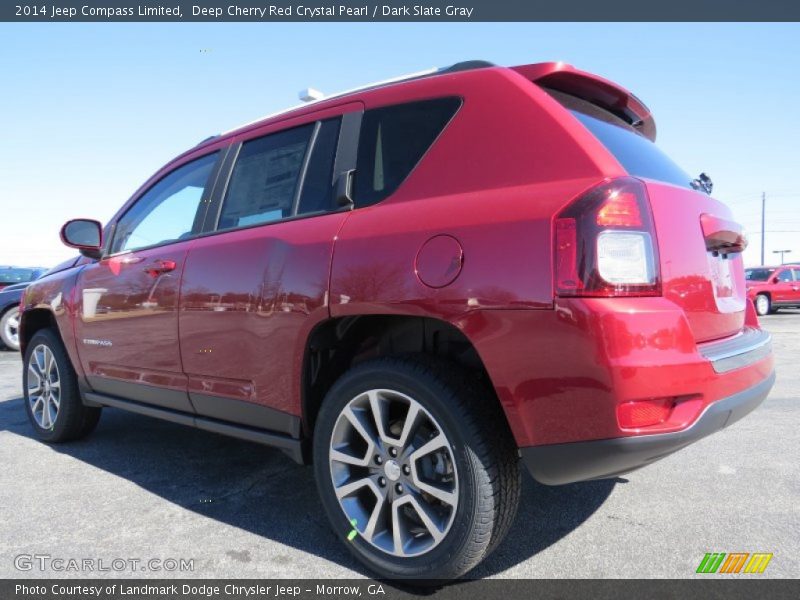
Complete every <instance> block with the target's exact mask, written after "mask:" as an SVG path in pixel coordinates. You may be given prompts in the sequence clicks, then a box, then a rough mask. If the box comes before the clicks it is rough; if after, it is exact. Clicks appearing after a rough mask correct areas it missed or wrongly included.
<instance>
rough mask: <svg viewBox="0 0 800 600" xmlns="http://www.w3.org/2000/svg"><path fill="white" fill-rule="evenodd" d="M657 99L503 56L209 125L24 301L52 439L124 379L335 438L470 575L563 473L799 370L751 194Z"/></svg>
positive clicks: (335, 478)
mask: <svg viewBox="0 0 800 600" xmlns="http://www.w3.org/2000/svg"><path fill="white" fill-rule="evenodd" d="M655 137H656V127H655V122H654V119H653V116H652V115H651V114H650V112H649V110H648V109H647V107H646V106H645V105H644V104H643V103H642V102H641V101H640V100H638V99H637V98H636V96H634V95H633V94H631V93H630V92H628V91H626V90H625V89H623V88H621V87H620V86H618V85H616V84H614V83H612V82H610V81H607V80H605V79H602V78H600V77H597V76H595V75H592V74H589V73H586V72H583V71H579V70H577V69H575V68H573V67H571V66H569V65H566V64H563V63H543V64H533V65H525V66H518V67H512V68H505V67H498V66H494V65H492V64H490V63H485V62H480V61H474V62H469V63H459V64H457V65H454V66H453V67H449V68H446V69H439V70H436V71H432V72H428V73H423V74H416V75H414V76H410V77H407V78H405V79H400V80H393V81H391V82H388V83H387V82H384V83H381V84H376V85H373V86H369V87H366V88H361V89H359V90H355V91H351V92H347V93H344V94H340V95H337V96H333V97H327V98H323V99H320V100H316V101H313V102H311V103H309V104H305V105H302V106H301V107H298V108H295V109H291V110H288V111H286V112H283V113H280V114H278V115H273V116H270V117H267V118H264V119H263V120H260V121H257V122H254V123H252V124H249V125H246V126H244V127H241V128H239V129H236V130H235V131H232V132H229V133H226V134H223V135H219V136H215V137H212V138H209V139H207V140H205V141H203V142H202V143H200V144H199V145H197V146H196V147H194V148H191V149H190V150H188V151H187V152H185V153H184V154H182V155H180V156H179V157H178V158H176V159H175V160H173V161H172V162H170V163H169V164H168V165H167V166H165V167H164V168H163V169H161V170H160V171H159V172H158V173H156V174H155V175H153V177H152V178H151V179H150V180H149V181H147V182H146V183H145V184H144V185H143V186H142V187H141V188H140V189H139V190H138V191H137V192H136V193H135V194H134V195H133V196H132V197H131V199H130V200H128V202H126V203H125V204H124V205H123V206H122V208H121V209H120V210H119V211H118V212H117V214H116V215H115V216H114V217H113V218H112V219H111V220H110V221H109V223H108V224H106V225H105V227H101V225H100V224H99V223H98V222H96V221H93V220H89V219H77V220H73V221H70V222H68V223H67V224H66V225H65V226H64V227H63V229H62V232H61V236H62V239H63V241H64V242H65V243H66V244H67V245H69V246H71V247H73V248H77V249H79V250H80V252H81V253H82V255H83V257H82V258H81V260H80V261H79V262H78V264H76V266H75V267H72V268H69V269H66V270H63V271H60V272H58V273H54V274H52V275H49V276H47V277H44V278H42V279H40V280H38V281H36V282H34V283H32V284H31V285H30V286H29V287H28V288H27V289H26V290H25V294H24V298H23V300H22V303H21V315H20V329H19V340H20V345H21V349H22V352H23V356H24V368H23V385H24V393H25V398H26V400H25V408H26V411H27V413H28V416H29V418H30V421H31V424H32V426H33V428H34V429H35V431H36V433H37V435H38V436H39V438H41V439H42V440H44V441H47V442H63V441H67V440H72V439H77V438H80V437H82V436H85V435H86V434H88V433H89V432H90V431H91V430H92V429H93V428H94V427H95V425H96V424H97V422H98V419H99V417H100V412H101V410H102V407H105V406H108V407H116V408H122V409H127V410H131V411H134V412H137V413H141V414H144V415H150V416H153V417H159V418H163V419H168V420H170V421H173V422H176V423H183V424H186V425H189V426H194V427H198V428H200V429H204V430H207V431H213V432H218V433H223V434H228V435H232V436H237V437H239V438H243V439H245V440H250V441H255V442H261V443H264V444H268V445H272V446H275V447H277V448H280V449H282V450H284V451H285V452H286V453H288V454H289V455H290V456H291V457H292V458H294V459H295V460H297V461H300V462H303V463H313V468H314V474H315V478H316V481H317V486H318V491H319V495H320V498H321V502H322V505H323V507H324V510H325V512H326V513H327V516H328V518H329V520H330V523H331V526H332V528H333V529H334V531H335V532H336V533H337V535H340V536H341V538H342V539H343V540H345V539H348V538H349V539H350V541H349V542H347V546H348V547H349V548H350V549H351V551H352V552H353V553H354V554H355V555H356V556H357V557H358V558H359V559H360V560H361V561H363V562H364V563H365V564H366V565H367V566H368V567H369V568H370V569H372V570H373V571H374V572H376V573H378V574H380V575H381V576H384V577H392V578H406V579H425V580H431V579H439V578H453V577H458V576H460V575H462V574H464V573H466V572H467V571H469V570H470V569H471V568H473V567H474V566H475V565H477V564H478V563H479V562H480V561H481V560H483V559H484V558H485V557H486V556H487V555H488V554H489V553H490V552H492V550H493V549H494V548H495V547H496V546H497V545H498V544H499V543H500V542H501V540H502V539H503V537H504V536H505V534H506V533H507V531H508V529H509V528H510V527H511V525H512V522H513V520H514V516H515V512H516V508H517V504H518V502H519V496H520V466H519V465H520V462H522V463H523V464H524V466H525V467H526V468H527V470H528V471H529V472H530V473H531V475H532V476H533V477H534V478H535V479H537V480H538V481H540V482H542V483H544V484H549V485H557V484H565V483H570V482H577V481H585V480H589V479H596V478H603V477H613V476H616V475H618V474H621V473H625V472H628V471H631V470H633V469H636V468H639V467H642V466H644V465H647V464H649V463H651V462H653V461H656V460H658V459H660V458H662V457H664V456H667V455H668V454H670V453H671V452H674V451H676V450H679V449H680V448H683V447H684V446H686V445H688V444H691V443H692V442H694V441H696V440H698V439H700V438H702V437H704V436H706V435H708V434H710V433H713V432H715V431H717V430H720V429H722V428H724V427H727V426H729V425H730V424H731V423H733V422H735V421H736V420H738V419H740V418H741V417H743V416H744V415H746V414H747V413H748V412H750V411H752V410H753V409H754V408H756V407H757V406H758V405H759V404H760V403H761V402H762V401H763V400H764V398H765V397H766V396H767V393H768V392H769V390H770V388H771V386H772V385H773V382H774V373H773V357H772V350H771V344H770V337H769V335H768V334H767V333H766V332H765V331H763V330H762V329H761V328H760V327H759V323H758V317H757V315H756V312H755V309H754V307H753V304H752V302H748V300H747V297H746V294H747V290H746V287H745V277H744V269H743V265H742V250H743V249H744V247H745V246H746V241H745V239H744V236H743V235H742V232H741V228H740V226H739V225H738V224H737V223H735V222H734V221H733V220H732V217H731V213H730V211H729V209H728V208H727V207H726V206H725V205H723V204H722V203H720V202H718V201H716V200H715V199H713V198H712V197H711V196H710V191H711V190H710V188H711V185H710V180H708V178H707V177H705V176H700V177H699V178H697V179H693V178H691V177H690V176H688V175H687V174H686V173H684V172H683V171H682V170H681V169H680V168H678V167H677V166H676V165H675V164H674V163H673V162H672V161H671V160H670V159H669V158H668V157H667V156H665V155H664V154H663V153H662V152H661V151H660V150H659V149H658V148H657V147H656V145H655V144H654V139H655Z"/></svg>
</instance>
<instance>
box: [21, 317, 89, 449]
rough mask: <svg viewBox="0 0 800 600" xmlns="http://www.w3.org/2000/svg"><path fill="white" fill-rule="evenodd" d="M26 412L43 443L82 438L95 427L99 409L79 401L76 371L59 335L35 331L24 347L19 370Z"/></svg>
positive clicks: (48, 331)
mask: <svg viewBox="0 0 800 600" xmlns="http://www.w3.org/2000/svg"><path fill="white" fill-rule="evenodd" d="M22 385H23V389H24V391H25V411H26V412H27V413H28V420H29V421H30V422H31V425H32V426H33V429H34V431H36V435H37V436H38V437H39V438H40V439H42V440H44V441H46V442H66V441H69V440H75V439H79V438H82V437H84V436H86V435H88V434H89V433H91V431H92V430H93V429H94V428H95V426H96V425H97V421H98V420H99V419H100V411H101V409H100V408H95V407H89V406H85V405H84V404H83V402H82V401H81V397H80V392H79V390H78V381H77V378H76V376H75V370H74V369H73V368H72V364H71V363H70V361H69V357H68V356H67V352H66V350H65V349H64V345H63V344H62V343H61V340H60V339H59V337H58V336H57V335H56V334H55V333H53V332H52V331H50V330H49V329H43V330H41V331H38V332H37V333H36V334H35V335H34V336H33V338H31V341H30V342H29V343H28V346H27V348H26V350H25V359H24V363H23V371H22Z"/></svg>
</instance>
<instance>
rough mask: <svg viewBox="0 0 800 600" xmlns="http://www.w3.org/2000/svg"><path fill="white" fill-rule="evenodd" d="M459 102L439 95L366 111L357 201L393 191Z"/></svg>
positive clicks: (375, 199)
mask: <svg viewBox="0 0 800 600" xmlns="http://www.w3.org/2000/svg"><path fill="white" fill-rule="evenodd" d="M459 106H461V99H460V98H438V99H436V100H425V101H422V102H412V103H409V104H399V105H396V106H387V107H384V108H376V109H373V110H368V111H366V112H365V113H364V118H363V120H362V121H361V133H360V136H359V142H358V163H357V164H356V176H355V201H356V204H357V205H358V206H368V205H370V204H375V203H376V202H380V201H381V200H383V199H384V198H386V197H387V196H389V195H390V194H392V193H393V192H394V191H395V190H396V189H397V188H398V187H399V185H400V184H401V183H402V182H403V180H404V179H405V178H406V177H408V174H409V173H411V170H412V169H413V168H414V167H415V166H416V164H417V163H418V162H419V160H420V159H421V158H422V155H423V154H425V152H426V151H427V150H428V148H430V147H431V145H432V144H433V142H434V141H435V140H436V138H437V137H438V136H439V134H440V133H441V132H442V130H443V129H444V128H445V126H446V125H447V123H449V122H450V119H452V118H453V115H454V114H455V113H456V111H457V110H458V107H459Z"/></svg>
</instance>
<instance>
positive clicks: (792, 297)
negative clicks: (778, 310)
mask: <svg viewBox="0 0 800 600" xmlns="http://www.w3.org/2000/svg"><path fill="white" fill-rule="evenodd" d="M790 270H791V273H792V277H793V280H792V282H791V283H790V285H789V290H788V292H787V293H788V295H789V298H788V300H787V301H788V302H789V303H791V304H794V305H797V306H800V268H797V267H792V268H791V269H790Z"/></svg>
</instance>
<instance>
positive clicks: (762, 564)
mask: <svg viewBox="0 0 800 600" xmlns="http://www.w3.org/2000/svg"><path fill="white" fill-rule="evenodd" d="M771 560H772V553H771V552H769V553H767V552H755V553H753V554H750V553H749V552H732V553H730V554H726V553H725V552H709V553H707V554H706V555H705V556H704V557H703V560H701V561H700V566H698V567H697V571H696V572H697V573H704V574H708V573H717V574H720V575H722V574H727V575H730V574H734V573H750V574H756V573H763V572H764V571H766V569H767V565H768V564H769V561H771Z"/></svg>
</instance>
